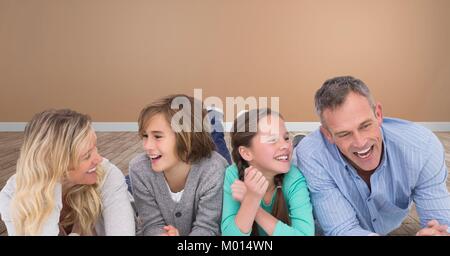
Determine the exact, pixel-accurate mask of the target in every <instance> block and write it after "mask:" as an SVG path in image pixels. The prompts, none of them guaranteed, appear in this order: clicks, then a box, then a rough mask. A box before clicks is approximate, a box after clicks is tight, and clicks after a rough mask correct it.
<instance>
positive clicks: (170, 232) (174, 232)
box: [163, 225, 180, 236]
mask: <svg viewBox="0 0 450 256" xmlns="http://www.w3.org/2000/svg"><path fill="white" fill-rule="evenodd" d="M164 231H165V233H164V234H163V235H167V236H179V235H180V232H178V229H177V228H176V227H174V226H172V225H167V226H164Z"/></svg>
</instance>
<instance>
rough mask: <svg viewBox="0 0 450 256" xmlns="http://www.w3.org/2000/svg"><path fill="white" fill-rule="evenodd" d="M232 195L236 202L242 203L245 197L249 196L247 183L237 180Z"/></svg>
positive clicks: (232, 186)
mask: <svg viewBox="0 0 450 256" xmlns="http://www.w3.org/2000/svg"><path fill="white" fill-rule="evenodd" d="M231 193H232V196H233V198H234V200H236V201H238V202H240V203H242V200H244V197H245V195H246V194H247V186H246V185H245V183H244V182H243V181H241V180H236V181H235V182H234V183H233V184H232V185H231Z"/></svg>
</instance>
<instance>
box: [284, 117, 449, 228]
mask: <svg viewBox="0 0 450 256" xmlns="http://www.w3.org/2000/svg"><path fill="white" fill-rule="evenodd" d="M381 132H382V137H383V145H384V148H383V151H384V152H383V156H382V159H381V163H380V165H379V166H378V168H377V169H376V170H375V172H374V173H373V174H372V176H371V178H370V184H371V190H369V188H368V186H367V184H366V183H365V182H364V180H363V179H362V178H360V177H359V175H358V174H357V172H356V170H355V169H354V168H353V167H352V166H351V165H350V164H349V163H348V162H347V161H346V160H345V158H344V157H343V156H342V155H341V153H340V151H339V150H338V148H337V147H336V146H335V145H334V144H330V143H329V142H328V141H327V140H326V138H325V137H324V136H323V135H322V133H321V132H320V130H317V131H315V132H314V133H312V134H310V135H308V136H307V137H305V138H304V139H303V140H302V141H301V142H300V143H299V145H298V146H297V147H296V148H295V151H294V159H293V163H294V164H295V165H297V166H298V167H299V168H300V170H302V172H303V174H304V176H305V178H306V181H307V183H308V188H309V190H310V192H311V200H312V203H313V206H314V212H315V215H316V217H317V219H318V220H319V222H320V224H321V227H322V228H323V230H324V232H325V234H326V235H370V234H372V233H377V234H380V235H384V234H387V233H389V232H391V231H392V230H394V229H396V228H397V227H399V226H400V225H401V223H402V221H403V219H405V217H406V216H407V215H408V212H409V209H410V206H411V204H412V202H414V203H415V204H416V209H417V212H418V215H419V218H420V224H421V226H422V227H424V226H425V225H426V223H427V222H428V221H429V220H432V219H436V220H438V221H439V223H441V224H447V225H449V224H450V195H449V192H448V190H447V187H446V181H447V172H448V171H447V167H446V164H445V153H444V149H443V146H442V144H441V142H440V141H439V140H438V138H437V137H436V136H435V135H434V134H433V133H432V132H431V131H430V130H428V129H426V128H424V127H422V126H419V125H417V124H414V123H412V122H408V121H404V120H400V119H394V118H385V119H384V120H383V124H382V127H381Z"/></svg>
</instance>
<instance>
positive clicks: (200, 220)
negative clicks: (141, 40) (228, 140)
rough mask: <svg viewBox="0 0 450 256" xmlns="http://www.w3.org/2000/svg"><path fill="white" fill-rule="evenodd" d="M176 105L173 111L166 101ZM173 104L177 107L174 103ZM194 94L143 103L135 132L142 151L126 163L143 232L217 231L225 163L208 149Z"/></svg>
mask: <svg viewBox="0 0 450 256" xmlns="http://www.w3.org/2000/svg"><path fill="white" fill-rule="evenodd" d="M176 102H178V103H180V104H181V105H183V108H182V109H173V108H172V107H171V106H172V103H176ZM180 104H178V105H176V104H175V105H176V106H177V107H179V105H180ZM195 104H200V103H199V102H197V101H196V100H194V98H192V97H189V96H186V95H172V96H168V97H165V98H163V99H160V100H158V101H156V102H154V103H152V104H150V105H149V106H147V107H145V108H144V109H143V110H142V111H141V114H140V116H139V120H138V123H139V135H140V136H141V138H142V141H143V146H144V149H145V153H143V154H141V155H138V156H137V157H135V158H134V159H133V160H132V161H131V162H130V168H129V171H130V179H131V186H132V191H133V196H134V199H135V203H136V208H137V212H138V215H139V218H140V221H141V224H142V227H141V228H142V234H143V235H165V236H177V235H182V236H186V235H219V234H220V233H219V232H220V228H219V224H220V219H221V211H222V210H221V209H222V197H223V179H224V171H225V168H226V166H227V161H226V160H225V159H224V158H223V157H222V156H221V155H220V154H218V153H216V152H215V151H214V149H215V146H214V143H213V141H212V138H211V136H210V134H209V129H208V127H205V126H204V125H203V124H206V123H207V122H203V119H204V118H205V116H206V112H205V111H204V110H203V111H201V112H200V113H195V111H194V109H196V108H199V109H201V106H198V105H196V106H195V107H194V105H195Z"/></svg>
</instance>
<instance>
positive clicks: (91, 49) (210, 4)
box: [0, 0, 450, 122]
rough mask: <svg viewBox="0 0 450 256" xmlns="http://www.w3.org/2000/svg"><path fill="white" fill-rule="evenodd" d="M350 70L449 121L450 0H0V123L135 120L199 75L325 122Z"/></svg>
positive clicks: (381, 93)
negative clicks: (55, 115)
mask: <svg viewBox="0 0 450 256" xmlns="http://www.w3.org/2000/svg"><path fill="white" fill-rule="evenodd" d="M343 74H351V75H354V76H356V77H358V78H361V79H362V80H363V81H365V82H366V83H367V84H368V85H369V87H370V88H371V89H372V91H373V93H374V95H375V97H376V99H377V100H379V101H381V102H382V103H383V106H384V110H385V114H386V115H389V116H397V117H401V118H406V119H411V120H414V121H450V101H449V100H448V99H449V96H450V1H448V0H421V1H415V0H373V1H364V0H353V1H351V0H348V1H342V0H340V1H335V0H329V1H324V0H319V1H318V0H311V1H302V0H293V1H288V0H273V1H269V0H253V1H250V0H197V1H194V0H160V1H150V0H148V1H144V0H141V1H137V0H133V1H132V0H129V1H128V0H123V1H116V0H104V1H100V0H90V1H88V0H72V1H68V0H53V1H50V0H39V1H26V0H0V86H1V94H0V122H15V121H27V120H29V118H30V117H31V116H32V114H33V113H35V112H37V111H40V110H42V109H45V108H50V107H56V108H59V107H70V108H73V109H76V110H78V111H81V112H86V113H90V114H91V115H92V116H93V118H94V120H95V121H123V122H129V121H135V120H136V118H137V114H138V112H139V111H140V109H141V108H142V107H143V106H144V105H145V104H147V103H149V102H150V101H152V100H153V99H156V98H158V97H161V96H163V95H166V94H171V93H188V94H192V93H193V88H203V94H204V96H220V97H225V96H245V97H247V96H279V97H280V107H281V112H282V113H283V114H284V115H285V116H286V117H287V119H288V121H317V120H318V119H317V118H316V117H315V115H314V112H313V95H314V92H315V91H316V90H317V88H318V87H319V86H320V85H321V84H322V82H323V81H324V80H325V79H327V78H330V77H332V76H335V75H343Z"/></svg>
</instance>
